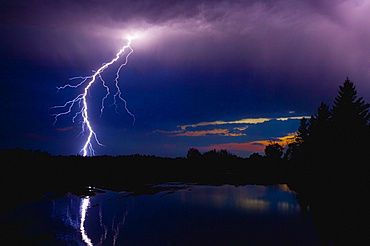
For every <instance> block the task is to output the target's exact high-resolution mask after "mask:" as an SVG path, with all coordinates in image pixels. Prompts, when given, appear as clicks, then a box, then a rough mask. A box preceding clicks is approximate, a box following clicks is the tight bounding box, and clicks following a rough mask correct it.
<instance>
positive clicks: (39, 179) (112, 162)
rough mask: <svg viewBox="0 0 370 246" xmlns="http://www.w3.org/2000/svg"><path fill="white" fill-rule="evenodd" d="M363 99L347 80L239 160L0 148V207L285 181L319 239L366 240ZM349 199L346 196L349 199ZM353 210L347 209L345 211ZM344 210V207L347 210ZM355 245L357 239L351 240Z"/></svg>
mask: <svg viewBox="0 0 370 246" xmlns="http://www.w3.org/2000/svg"><path fill="white" fill-rule="evenodd" d="M369 108H370V104H367V103H366V102H365V101H364V99H363V98H362V97H358V95H357V90H356V87H355V85H354V83H353V82H351V81H350V80H349V79H348V78H347V79H346V80H345V81H344V83H343V84H342V85H341V86H339V90H338V94H337V96H336V97H335V99H334V103H333V105H332V106H329V105H328V104H326V103H321V104H320V105H319V107H318V109H317V113H316V114H315V115H312V116H311V118H309V119H306V118H302V119H301V121H300V125H299V127H298V129H297V133H296V135H295V138H294V141H293V142H292V143H290V144H288V145H287V146H286V147H283V146H282V145H280V144H279V143H276V142H271V144H269V145H268V146H266V148H265V155H264V156H262V155H260V154H258V153H254V154H252V155H251V156H250V157H249V158H240V157H238V156H236V155H234V154H232V153H230V152H228V151H227V150H211V151H208V152H205V153H203V154H202V153H200V151H199V150H198V149H196V148H191V149H189V150H188V152H187V155H186V158H161V157H156V156H146V155H130V156H116V157H112V156H96V157H82V156H52V155H50V154H48V153H46V152H42V151H39V150H21V149H9V150H2V151H0V161H1V165H0V175H1V181H0V182H1V185H2V187H3V197H5V199H3V200H2V202H1V210H0V213H2V212H4V211H7V210H8V209H10V208H12V207H13V206H15V205H17V204H19V203H23V202H29V201H33V200H38V199H41V198H42V197H44V196H45V193H47V192H52V194H53V196H55V197H58V196H63V195H65V194H66V193H74V194H76V195H79V196H86V195H89V196H92V195H94V194H95V193H96V192H100V191H99V189H98V188H94V187H100V188H105V189H110V190H114V191H127V192H130V194H131V195H138V194H154V193H157V192H160V191H163V189H165V188H163V187H162V188H159V187H157V186H155V184H163V183H170V182H180V183H192V184H200V185H203V184H207V185H223V184H232V185H246V184H265V185H267V184H278V183H287V184H288V185H289V186H290V188H291V189H293V190H294V191H296V192H297V198H298V200H299V202H300V203H301V207H302V208H307V209H308V208H309V209H310V211H311V212H312V214H313V216H314V218H315V220H316V222H317V223H318V225H319V231H320V233H321V235H322V237H323V240H324V241H326V242H327V245H329V244H330V241H332V242H334V243H335V245H356V244H354V243H359V240H362V239H364V238H366V239H367V240H368V242H369V241H370V240H369V235H370V233H369V231H368V228H367V227H362V226H360V223H361V222H363V221H364V219H367V220H368V219H369V217H370V216H369V208H368V207H369V205H370V204H369V202H368V201H367V200H368V199H367V198H368V197H369V195H370V194H369V193H370V192H369V190H370V189H369V188H370V183H369V174H370V172H369V170H370V169H369V168H368V165H369V163H370V157H369V154H368V151H369V150H370V141H369V140H370V113H369ZM349 197H350V198H349ZM349 210H350V211H354V213H349ZM345 213H349V214H348V215H347V214H345ZM357 245H359V244H357Z"/></svg>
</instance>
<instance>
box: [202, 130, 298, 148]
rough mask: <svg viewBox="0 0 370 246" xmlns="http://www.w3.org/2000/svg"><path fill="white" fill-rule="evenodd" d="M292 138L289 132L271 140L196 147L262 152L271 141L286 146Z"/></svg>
mask: <svg viewBox="0 0 370 246" xmlns="http://www.w3.org/2000/svg"><path fill="white" fill-rule="evenodd" d="M293 140H294V133H290V134H288V135H287V136H283V137H278V138H275V139H273V140H260V141H252V142H247V143H222V144H213V145H209V146H203V147H198V149H199V150H204V151H207V150H212V149H227V150H228V151H231V152H232V151H248V152H263V151H264V150H265V147H266V146H267V145H269V144H271V143H275V142H276V143H278V144H280V145H282V146H286V145H287V144H289V143H291V142H292V141H293Z"/></svg>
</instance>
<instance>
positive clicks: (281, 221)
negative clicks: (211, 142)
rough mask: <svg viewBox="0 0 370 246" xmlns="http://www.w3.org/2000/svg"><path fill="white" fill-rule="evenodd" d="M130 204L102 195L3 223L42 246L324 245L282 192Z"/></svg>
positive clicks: (197, 191)
mask: <svg viewBox="0 0 370 246" xmlns="http://www.w3.org/2000/svg"><path fill="white" fill-rule="evenodd" d="M176 187H177V188H182V189H180V190H177V191H175V192H168V191H164V192H160V193H157V194H154V195H140V196H128V195H129V194H128V193H125V192H112V191H108V190H104V191H105V193H99V194H97V195H95V196H93V197H82V198H81V197H77V196H74V195H67V196H65V197H63V198H57V199H51V200H50V199H45V200H42V201H38V202H35V203H32V204H25V205H21V206H18V207H16V208H15V209H13V210H12V211H10V212H9V213H7V214H6V215H4V216H3V220H4V221H8V223H9V220H11V223H14V224H15V225H22V226H21V228H22V229H21V231H20V234H21V235H22V236H25V237H30V238H39V239H40V240H39V243H38V245H89V246H91V245H94V246H96V245H117V246H118V245H125V246H145V245H148V246H149V245H150V246H155V245H161V246H163V245H172V246H177V245H180V246H181V245H187V246H188V245H192V246H197V245H199V246H207V245H212V246H217V245H233V246H238V245H240V246H241V245H243V246H247V245H285V246H287V245H303V246H305V245H320V242H319V238H318V235H317V232H316V230H315V228H314V225H313V223H312V221H311V219H310V217H309V216H307V215H304V214H302V213H301V210H300V207H299V205H298V202H297V200H296V198H295V194H294V193H293V192H292V191H290V190H289V189H288V188H287V186H285V185H273V186H260V185H247V186H239V187H234V186H231V185H223V186H196V185H194V186H192V185H190V186H184V185H176Z"/></svg>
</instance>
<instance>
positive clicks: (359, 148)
mask: <svg viewBox="0 0 370 246" xmlns="http://www.w3.org/2000/svg"><path fill="white" fill-rule="evenodd" d="M369 108H370V105H369V104H367V103H365V101H364V99H363V98H362V97H358V96H357V91H356V87H355V86H354V84H353V82H351V81H350V80H349V79H348V78H346V80H345V81H344V83H343V85H342V86H339V91H338V95H337V96H336V97H335V100H334V105H333V107H332V109H331V108H330V107H329V106H328V105H327V104H325V103H321V104H320V106H319V108H318V110H317V113H316V114H315V115H313V116H311V118H310V119H309V121H306V120H305V119H302V120H301V124H300V126H299V128H298V132H297V134H296V137H295V142H294V143H292V144H290V145H289V146H288V150H287V152H286V158H287V159H290V160H293V161H295V162H296V163H297V165H299V166H300V167H301V170H302V173H305V174H306V176H310V177H311V179H314V178H316V179H317V177H320V178H319V179H321V180H322V181H324V180H332V181H333V182H334V183H338V182H339V180H342V181H343V180H346V179H348V177H349V176H352V177H355V176H359V174H360V173H361V172H363V171H364V170H365V167H366V166H367V164H366V161H368V160H369V157H368V155H367V151H368V150H369V149H370V141H368V139H369V137H370V134H369V132H370V130H369V129H370V126H369V121H370V115H369Z"/></svg>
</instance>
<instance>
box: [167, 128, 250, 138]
mask: <svg viewBox="0 0 370 246" xmlns="http://www.w3.org/2000/svg"><path fill="white" fill-rule="evenodd" d="M207 135H220V136H232V137H235V136H245V135H246V134H244V133H230V132H229V130H227V129H213V130H205V131H187V132H181V133H177V134H175V135H173V136H175V137H178V136H190V137H201V136H207Z"/></svg>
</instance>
